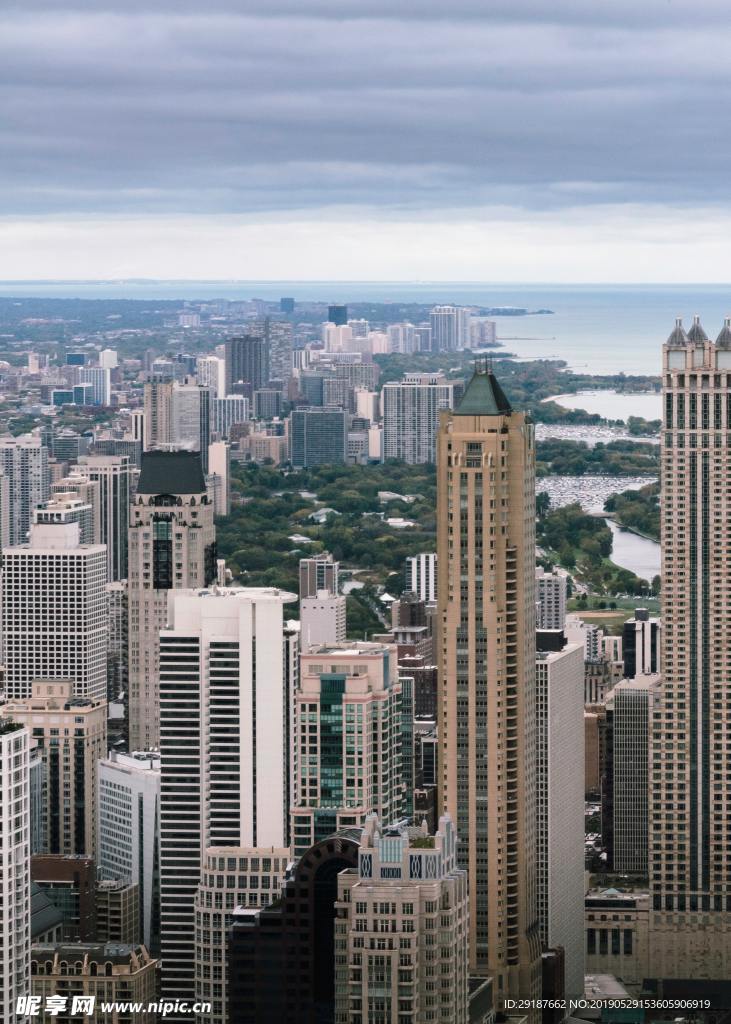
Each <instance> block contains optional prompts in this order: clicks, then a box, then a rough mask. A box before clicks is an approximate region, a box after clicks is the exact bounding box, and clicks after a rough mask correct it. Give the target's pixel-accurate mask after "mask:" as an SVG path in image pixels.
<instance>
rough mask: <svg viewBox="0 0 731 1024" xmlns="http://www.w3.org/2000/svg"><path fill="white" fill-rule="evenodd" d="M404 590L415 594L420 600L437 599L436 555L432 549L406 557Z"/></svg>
mask: <svg viewBox="0 0 731 1024" xmlns="http://www.w3.org/2000/svg"><path fill="white" fill-rule="evenodd" d="M405 583H406V590H410V591H412V592H413V593H414V594H416V595H417V596H418V598H419V600H420V601H429V602H431V601H436V599H437V556H436V552H434V551H424V552H422V553H421V554H418V555H410V556H409V557H408V558H407V559H406V579H405Z"/></svg>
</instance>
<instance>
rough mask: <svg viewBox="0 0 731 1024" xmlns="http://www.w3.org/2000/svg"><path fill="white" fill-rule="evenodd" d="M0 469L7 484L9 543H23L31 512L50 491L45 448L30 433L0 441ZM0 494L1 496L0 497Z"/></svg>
mask: <svg viewBox="0 0 731 1024" xmlns="http://www.w3.org/2000/svg"><path fill="white" fill-rule="evenodd" d="M0 470H1V471H2V473H3V476H4V477H5V478H6V479H7V481H8V494H7V497H8V506H7V512H4V511H3V510H2V509H0V514H1V515H2V518H3V519H5V517H6V516H7V519H8V533H9V536H8V543H9V544H23V543H25V541H26V539H27V537H28V531H29V530H30V526H31V523H32V522H33V509H34V508H35V507H36V505H40V503H41V502H42V501H47V499H48V496H49V488H50V483H51V480H50V471H49V468H48V449H47V448H46V447H45V446H44V445H42V444H41V441H40V439H39V438H37V437H34V436H33V435H31V434H25V435H23V436H21V437H12V438H10V437H2V438H0ZM1 497H2V495H0V498H1Z"/></svg>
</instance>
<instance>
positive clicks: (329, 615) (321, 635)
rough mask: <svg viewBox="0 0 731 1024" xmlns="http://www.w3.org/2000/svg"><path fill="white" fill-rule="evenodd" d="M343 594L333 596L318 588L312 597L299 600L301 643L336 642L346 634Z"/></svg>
mask: <svg viewBox="0 0 731 1024" xmlns="http://www.w3.org/2000/svg"><path fill="white" fill-rule="evenodd" d="M346 602H347V598H346V597H345V594H338V595H336V596H333V595H332V594H330V593H329V592H328V591H327V590H318V592H317V594H316V595H315V596H314V597H305V598H303V599H302V600H301V601H300V630H301V635H302V644H303V645H308V644H330V643H333V644H338V643H342V642H343V641H344V640H345V634H346V620H345V614H346Z"/></svg>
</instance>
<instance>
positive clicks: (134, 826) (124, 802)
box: [97, 751, 160, 950]
mask: <svg viewBox="0 0 731 1024" xmlns="http://www.w3.org/2000/svg"><path fill="white" fill-rule="evenodd" d="M97 772H98V788H99V810H98V815H97V822H98V842H97V850H98V867H99V877H100V878H101V879H102V880H108V879H128V880H129V881H131V882H132V883H133V884H134V885H136V886H137V890H138V893H139V905H140V927H141V932H140V935H138V936H136V939H137V940H139V941H142V942H144V944H145V945H146V946H147V948H148V949H150V950H157V949H159V945H160V935H159V924H160V922H159V919H160V877H159V863H158V844H159V839H160V755H159V753H157V752H156V751H139V752H136V753H133V754H122V753H115V752H114V751H112V752H111V753H110V754H109V757H108V758H102V760H100V761H99V763H98V765H97Z"/></svg>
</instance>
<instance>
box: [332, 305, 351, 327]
mask: <svg viewBox="0 0 731 1024" xmlns="http://www.w3.org/2000/svg"><path fill="white" fill-rule="evenodd" d="M327 319H328V322H329V323H331V324H335V326H336V327H343V326H344V325H345V324H347V322H348V307H347V306H345V305H340V304H337V303H333V304H331V305H330V306H328V307H327Z"/></svg>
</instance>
